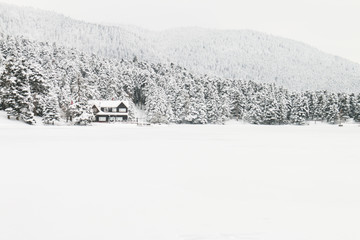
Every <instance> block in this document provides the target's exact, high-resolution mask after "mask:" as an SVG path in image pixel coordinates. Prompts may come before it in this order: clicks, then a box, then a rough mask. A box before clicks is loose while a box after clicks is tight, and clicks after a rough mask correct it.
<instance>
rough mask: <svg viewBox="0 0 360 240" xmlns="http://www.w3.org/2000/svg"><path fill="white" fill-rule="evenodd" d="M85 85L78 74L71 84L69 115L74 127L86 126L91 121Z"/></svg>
mask: <svg viewBox="0 0 360 240" xmlns="http://www.w3.org/2000/svg"><path fill="white" fill-rule="evenodd" d="M87 93H88V91H87V85H86V82H85V79H84V78H83V77H82V76H81V75H80V74H79V75H78V76H77V78H76V79H75V80H74V82H73V84H72V95H73V98H74V101H73V102H72V103H73V104H71V105H73V106H72V111H71V115H72V118H73V120H74V124H76V125H88V124H90V123H91V121H92V119H93V117H94V116H93V112H92V110H91V108H90V106H89V104H88V97H87Z"/></svg>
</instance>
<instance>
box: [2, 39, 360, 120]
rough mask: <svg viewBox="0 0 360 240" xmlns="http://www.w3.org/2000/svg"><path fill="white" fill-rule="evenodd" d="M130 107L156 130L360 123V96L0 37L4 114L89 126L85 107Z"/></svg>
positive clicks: (90, 116)
mask: <svg viewBox="0 0 360 240" xmlns="http://www.w3.org/2000/svg"><path fill="white" fill-rule="evenodd" d="M94 99H96V100H112V99H116V100H126V101H128V102H130V105H131V106H129V109H130V116H129V118H130V120H131V119H134V118H135V117H136V116H135V111H134V110H135V108H138V109H141V110H143V111H144V112H145V113H146V115H147V120H148V121H149V122H151V123H178V124H182V123H188V124H207V123H210V124H219V123H224V122H225V121H226V120H229V119H237V120H243V121H246V122H249V123H252V124H268V125H275V124H278V125H280V124H297V125H302V124H306V122H307V121H324V122H328V123H330V124H335V123H338V122H340V121H345V120H347V119H354V120H355V121H360V95H359V94H355V93H352V94H349V93H334V92H328V91H320V90H319V91H304V92H292V91H289V90H287V89H285V88H283V87H279V86H276V85H275V84H264V83H256V82H254V81H245V80H241V79H227V78H220V77H216V76H211V75H205V74H195V73H192V72H190V71H188V70H187V69H185V68H183V67H181V66H178V65H175V64H153V63H147V62H140V61H138V60H137V58H136V57H134V58H133V59H131V60H115V59H107V58H100V57H98V56H96V55H94V54H84V53H82V52H80V51H78V50H76V49H70V48H65V47H61V46H57V45H56V44H49V43H41V42H35V41H30V40H27V39H25V38H23V37H13V36H9V35H4V34H0V110H5V111H6V112H7V115H8V117H9V118H11V117H14V118H17V119H21V120H23V121H24V122H26V123H28V124H34V123H35V120H34V116H39V117H42V119H43V122H44V123H46V124H53V123H54V122H56V121H59V120H61V119H64V120H65V119H67V120H72V121H73V123H74V124H88V123H89V122H90V121H91V118H92V112H91V109H90V107H89V105H88V100H94Z"/></svg>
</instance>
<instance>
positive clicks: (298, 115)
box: [290, 94, 309, 125]
mask: <svg viewBox="0 0 360 240" xmlns="http://www.w3.org/2000/svg"><path fill="white" fill-rule="evenodd" d="M291 98H292V108H291V111H290V122H291V123H293V124H296V125H303V124H305V121H306V119H307V116H308V111H309V110H308V109H309V108H308V103H307V99H306V97H305V96H304V95H303V94H292V95H291Z"/></svg>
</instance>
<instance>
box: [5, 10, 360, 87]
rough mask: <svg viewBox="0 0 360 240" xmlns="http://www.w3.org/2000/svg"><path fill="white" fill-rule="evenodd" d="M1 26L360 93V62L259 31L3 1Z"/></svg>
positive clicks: (90, 47) (41, 37)
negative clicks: (137, 20)
mask: <svg viewBox="0 0 360 240" xmlns="http://www.w3.org/2000/svg"><path fill="white" fill-rule="evenodd" d="M0 29H1V31H3V32H4V33H6V34H9V35H23V36H25V37H26V38H29V39H32V40H37V41H44V42H50V43H51V42H56V43H58V44H60V45H63V46H66V47H74V48H77V49H79V50H81V51H84V52H87V53H94V54H97V55H99V56H102V57H107V58H116V59H129V60H131V59H133V58H134V56H136V57H137V59H138V60H139V61H146V62H150V63H165V64H169V63H175V64H177V65H181V66H183V67H185V68H187V69H189V70H191V71H192V72H197V73H201V74H210V75H216V76H220V77H224V78H233V79H242V80H253V81H255V82H261V83H276V84H278V85H281V86H284V87H286V88H289V89H291V90H320V89H324V90H329V91H337V92H360V81H359V80H360V65H359V64H357V63H353V62H350V61H348V60H345V59H342V58H340V57H336V56H332V55H329V54H326V53H323V52H321V51H319V50H317V49H315V48H312V47H310V46H308V45H306V44H303V43H299V42H296V41H292V40H288V39H284V38H279V37H275V36H271V35H267V34H263V33H259V32H254V31H249V30H241V31H225V30H207V29H200V28H182V29H172V30H167V31H160V32H152V31H147V30H143V29H139V28H134V27H129V26H106V25H99V24H91V23H86V22H82V21H77V20H73V19H70V18H67V17H65V16H63V15H60V14H56V13H53V12H47V11H41V10H36V9H32V8H20V7H15V6H11V5H5V4H0Z"/></svg>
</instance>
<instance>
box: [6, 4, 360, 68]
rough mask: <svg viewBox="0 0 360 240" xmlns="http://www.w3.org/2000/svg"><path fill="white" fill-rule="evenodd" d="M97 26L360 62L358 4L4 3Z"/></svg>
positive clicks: (359, 11)
mask: <svg viewBox="0 0 360 240" xmlns="http://www.w3.org/2000/svg"><path fill="white" fill-rule="evenodd" d="M0 1H2V2H7V3H11V4H17V5H24V6H33V7H36V8H41V9H46V10H53V11H56V12H59V13H63V14H64V15H66V16H69V17H72V18H76V19H80V20H85V21H91V22H99V23H119V24H130V25H137V26H140V27H144V28H148V29H154V30H161V29H166V28H172V27H182V26H199V27H207V28H218V29H252V30H258V31H261V32H266V33H270V34H273V35H277V36H282V37H287V38H291V39H294V40H298V41H302V42H305V43H308V44H310V45H312V46H315V47H317V48H319V49H320V50H323V51H325V52H328V53H332V54H335V55H338V56H341V57H345V58H348V59H350V60H353V61H355V62H358V63H360V0H101V1H100V0H0Z"/></svg>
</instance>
